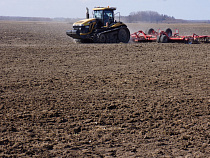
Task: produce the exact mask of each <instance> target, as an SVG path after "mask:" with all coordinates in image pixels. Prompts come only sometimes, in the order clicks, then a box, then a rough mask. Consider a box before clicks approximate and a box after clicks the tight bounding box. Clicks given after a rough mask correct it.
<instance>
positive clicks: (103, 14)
mask: <svg viewBox="0 0 210 158" xmlns="http://www.w3.org/2000/svg"><path fill="white" fill-rule="evenodd" d="M114 10H116V8H109V7H107V8H102V7H97V8H94V9H93V18H95V19H97V20H98V21H99V22H100V23H101V25H102V26H108V25H110V24H111V23H114Z"/></svg>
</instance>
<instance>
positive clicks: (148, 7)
mask: <svg viewBox="0 0 210 158" xmlns="http://www.w3.org/2000/svg"><path fill="white" fill-rule="evenodd" d="M98 6H110V7H116V8H117V11H116V12H120V14H121V15H122V16H128V15H129V14H130V13H131V12H137V11H157V12H158V13H160V14H166V15H168V16H174V17H175V18H176V19H185V20H210V0H0V16H24V17H49V18H57V17H64V18H85V14H86V7H88V8H89V9H90V10H92V9H93V8H94V7H98Z"/></svg>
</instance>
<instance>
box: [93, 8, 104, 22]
mask: <svg viewBox="0 0 210 158" xmlns="http://www.w3.org/2000/svg"><path fill="white" fill-rule="evenodd" d="M94 18H96V19H101V20H102V19H103V10H94Z"/></svg>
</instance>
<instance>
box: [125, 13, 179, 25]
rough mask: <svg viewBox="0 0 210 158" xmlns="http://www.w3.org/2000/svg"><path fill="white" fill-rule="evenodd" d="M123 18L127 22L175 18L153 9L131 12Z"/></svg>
mask: <svg viewBox="0 0 210 158" xmlns="http://www.w3.org/2000/svg"><path fill="white" fill-rule="evenodd" d="M123 19H124V21H126V22H128V23H135V22H151V23H154V22H155V23H161V22H167V21H175V20H176V19H175V18H174V17H173V16H168V15H165V14H159V13H158V12H155V11H138V12H131V13H130V15H129V16H125V17H123Z"/></svg>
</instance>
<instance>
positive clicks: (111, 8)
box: [93, 6, 117, 10]
mask: <svg viewBox="0 0 210 158" xmlns="http://www.w3.org/2000/svg"><path fill="white" fill-rule="evenodd" d="M116 9H117V8H114V7H109V6H108V7H95V8H93V10H116Z"/></svg>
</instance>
